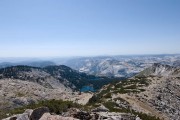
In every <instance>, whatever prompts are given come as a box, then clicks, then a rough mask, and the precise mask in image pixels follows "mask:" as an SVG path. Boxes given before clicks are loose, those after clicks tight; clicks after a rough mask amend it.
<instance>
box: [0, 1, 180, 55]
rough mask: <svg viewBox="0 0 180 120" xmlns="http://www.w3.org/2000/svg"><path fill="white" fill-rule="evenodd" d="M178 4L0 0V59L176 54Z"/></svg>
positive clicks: (179, 39) (179, 35)
mask: <svg viewBox="0 0 180 120" xmlns="http://www.w3.org/2000/svg"><path fill="white" fill-rule="evenodd" d="M179 6H180V1H179V0H0V57H51V56H56V57H57V56H59V57H63V56H96V55H126V54H128V55H129V54H163V53H170V54H173V53H180V7H179Z"/></svg>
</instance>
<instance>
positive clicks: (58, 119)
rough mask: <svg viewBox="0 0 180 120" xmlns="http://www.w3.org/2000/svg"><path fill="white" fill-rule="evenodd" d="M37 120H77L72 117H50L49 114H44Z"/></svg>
mask: <svg viewBox="0 0 180 120" xmlns="http://www.w3.org/2000/svg"><path fill="white" fill-rule="evenodd" d="M39 120H78V119H75V118H72V117H63V116H59V115H51V114H50V113H44V114H43V116H42V117H41V118H40V119H39Z"/></svg>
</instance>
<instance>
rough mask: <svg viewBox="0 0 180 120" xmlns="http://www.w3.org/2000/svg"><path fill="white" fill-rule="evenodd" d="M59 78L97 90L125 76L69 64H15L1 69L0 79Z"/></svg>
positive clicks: (38, 80) (76, 87)
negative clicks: (87, 70)
mask: <svg viewBox="0 0 180 120" xmlns="http://www.w3.org/2000/svg"><path fill="white" fill-rule="evenodd" d="M50 77H51V78H53V79H57V80H58V81H59V82H61V83H62V84H64V85H65V86H66V87H70V88H72V89H74V90H81V91H92V92H93V91H95V90H98V89H100V88H101V87H102V86H103V85H106V84H109V83H111V82H115V81H119V80H122V79H123V78H118V79H115V78H107V77H97V76H94V75H87V74H85V73H80V72H78V71H76V70H73V69H71V68H69V67H67V66H64V65H59V66H47V67H44V68H40V67H31V66H13V67H6V68H2V69H0V79H4V78H11V79H20V80H24V81H30V82H35V83H38V84H41V85H44V84H46V83H45V82H46V80H47V79H48V78H50Z"/></svg>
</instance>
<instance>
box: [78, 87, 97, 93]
mask: <svg viewBox="0 0 180 120" xmlns="http://www.w3.org/2000/svg"><path fill="white" fill-rule="evenodd" d="M88 91H91V92H95V90H94V88H93V87H92V86H83V87H82V88H81V92H88Z"/></svg>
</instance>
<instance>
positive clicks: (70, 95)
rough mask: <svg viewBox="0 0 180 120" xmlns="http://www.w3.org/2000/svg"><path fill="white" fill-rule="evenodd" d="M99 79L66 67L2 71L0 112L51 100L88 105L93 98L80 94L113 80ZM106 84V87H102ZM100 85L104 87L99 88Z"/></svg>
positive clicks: (7, 69)
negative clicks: (88, 86) (83, 89)
mask: <svg viewBox="0 0 180 120" xmlns="http://www.w3.org/2000/svg"><path fill="white" fill-rule="evenodd" d="M92 79H97V77H95V76H89V75H86V74H84V73H79V72H77V71H75V70H72V69H71V68H69V67H66V66H63V65H61V66H48V67H45V68H38V67H30V66H13V67H7V68H2V69H0V110H3V109H11V108H16V107H20V106H24V105H27V104H30V103H35V102H37V101H39V100H47V99H64V100H66V99H68V100H72V101H76V102H78V103H80V104H85V103H87V102H88V99H89V98H90V97H91V96H92V95H91V94H86V95H85V96H86V97H85V98H84V99H82V100H80V98H81V97H82V96H83V95H84V93H83V94H82V95H78V92H75V91H76V90H79V89H80V88H81V87H83V86H85V85H89V84H92V85H93V84H95V86H98V85H99V86H98V87H99V88H100V87H101V86H102V85H104V84H108V83H109V82H110V81H111V80H109V79H108V80H105V78H102V79H100V80H99V79H98V80H92ZM103 80H104V82H103V83H101V82H102V81H103ZM97 83H100V84H97Z"/></svg>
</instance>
